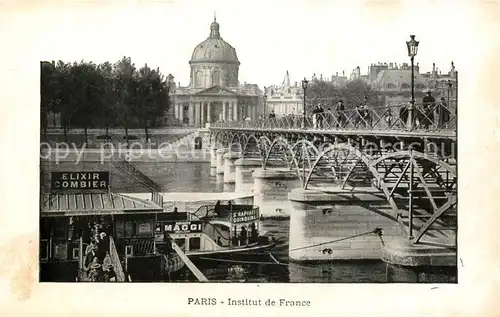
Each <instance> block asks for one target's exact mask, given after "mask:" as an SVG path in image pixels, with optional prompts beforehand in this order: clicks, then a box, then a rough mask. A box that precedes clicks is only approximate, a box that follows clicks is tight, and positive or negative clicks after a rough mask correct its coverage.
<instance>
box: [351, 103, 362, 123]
mask: <svg viewBox="0 0 500 317" xmlns="http://www.w3.org/2000/svg"><path fill="white" fill-rule="evenodd" d="M361 117H362V116H361V106H360V105H356V107H354V116H353V121H354V127H355V128H357V127H358V126H359V124H360V123H361Z"/></svg>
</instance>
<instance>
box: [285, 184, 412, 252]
mask: <svg viewBox="0 0 500 317" xmlns="http://www.w3.org/2000/svg"><path fill="white" fill-rule="evenodd" d="M288 198H289V200H290V204H291V207H292V212H291V215H290V249H289V257H290V259H291V260H294V261H318V260H327V261H328V260H359V259H380V257H381V253H382V248H383V246H384V244H386V243H388V242H389V241H392V240H393V239H394V238H395V237H398V236H401V235H402V233H401V231H400V229H399V227H398V225H397V223H396V222H395V221H394V220H392V219H388V218H386V217H384V216H382V215H380V214H378V213H375V212H373V211H372V210H373V209H375V208H377V207H379V206H380V205H383V204H384V203H385V199H384V198H383V197H380V196H378V195H377V191H376V190H375V189H373V188H369V187H367V188H362V189H358V190H356V191H348V190H342V189H341V188H339V187H333V188H328V189H326V188H324V189H323V190H321V191H320V190H312V189H307V190H304V189H302V188H297V189H295V190H293V191H292V192H290V194H289V195H288ZM377 228H380V229H381V231H380V234H379V233H378V230H377V232H374V231H375V230H376V229H377ZM331 241H336V242H331Z"/></svg>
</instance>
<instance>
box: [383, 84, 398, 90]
mask: <svg viewBox="0 0 500 317" xmlns="http://www.w3.org/2000/svg"><path fill="white" fill-rule="evenodd" d="M385 88H387V89H394V88H396V85H394V84H393V83H387V85H385Z"/></svg>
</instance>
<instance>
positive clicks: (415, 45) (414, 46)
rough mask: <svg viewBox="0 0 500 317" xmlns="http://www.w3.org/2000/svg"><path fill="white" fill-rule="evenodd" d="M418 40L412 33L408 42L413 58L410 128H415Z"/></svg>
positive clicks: (409, 114)
mask: <svg viewBox="0 0 500 317" xmlns="http://www.w3.org/2000/svg"><path fill="white" fill-rule="evenodd" d="M418 43H419V42H418V41H415V35H410V40H409V41H407V42H406V46H407V48H408V56H410V58H411V101H410V108H409V111H408V121H409V126H410V129H412V128H413V121H414V120H413V111H414V108H415V75H414V71H415V70H414V59H415V56H416V55H417V50H418Z"/></svg>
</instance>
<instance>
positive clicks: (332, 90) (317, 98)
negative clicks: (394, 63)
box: [306, 79, 383, 113]
mask: <svg viewBox="0 0 500 317" xmlns="http://www.w3.org/2000/svg"><path fill="white" fill-rule="evenodd" d="M306 94H307V100H308V101H310V102H309V103H308V106H309V107H310V108H311V109H307V111H309V113H310V111H311V110H312V109H313V108H314V107H316V106H317V105H318V104H319V103H321V104H322V105H323V108H325V109H332V110H333V109H335V106H336V104H337V102H338V101H339V100H343V102H344V105H345V108H346V110H349V109H352V108H354V107H355V106H356V105H361V104H363V103H364V98H365V97H367V98H368V104H369V105H370V107H379V106H382V105H383V100H382V99H381V98H380V96H379V93H378V92H377V91H374V90H373V89H372V88H371V87H370V86H369V85H368V84H366V83H365V82H363V81H361V80H353V81H348V82H347V83H346V84H345V85H344V86H342V87H335V85H334V84H333V83H332V82H330V81H324V80H317V79H315V80H313V81H312V82H310V83H309V86H308V88H307V92H306Z"/></svg>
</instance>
